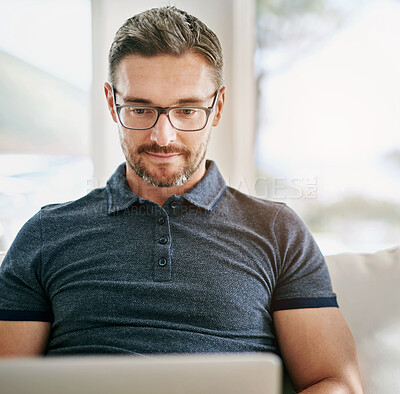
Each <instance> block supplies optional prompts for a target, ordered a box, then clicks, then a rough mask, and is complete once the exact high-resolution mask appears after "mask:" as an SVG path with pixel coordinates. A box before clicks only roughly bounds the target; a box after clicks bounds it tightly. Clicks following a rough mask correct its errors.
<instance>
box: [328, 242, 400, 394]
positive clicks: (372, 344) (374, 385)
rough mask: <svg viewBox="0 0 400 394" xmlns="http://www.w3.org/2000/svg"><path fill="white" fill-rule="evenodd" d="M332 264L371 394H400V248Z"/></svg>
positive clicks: (347, 257) (343, 258) (345, 256)
mask: <svg viewBox="0 0 400 394" xmlns="http://www.w3.org/2000/svg"><path fill="white" fill-rule="evenodd" d="M326 262H327V264H328V269H329V272H330V275H331V279H332V286H333V290H334V291H335V292H336V294H337V298H338V303H339V307H340V309H341V311H342V313H343V315H344V318H345V319H346V321H347V323H348V325H349V327H350V330H351V332H352V333H353V336H354V339H355V341H356V344H357V350H358V355H359V363H360V370H361V378H362V382H363V385H364V390H365V394H400V246H399V247H396V248H392V249H388V250H383V251H380V252H377V253H373V254H350V253H343V254H338V255H334V256H327V257H326Z"/></svg>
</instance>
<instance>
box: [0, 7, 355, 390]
mask: <svg viewBox="0 0 400 394" xmlns="http://www.w3.org/2000/svg"><path fill="white" fill-rule="evenodd" d="M104 91H105V95H106V100H107V105H108V108H109V111H110V114H111V116H112V118H113V120H114V121H115V122H116V124H117V125H118V131H119V137H120V141H121V146H122V150H123V152H124V154H125V157H126V163H124V164H123V165H121V166H120V167H118V169H117V170H116V172H115V173H114V175H113V176H112V177H111V178H110V180H109V181H108V183H107V186H106V187H105V188H104V189H97V190H94V191H92V192H91V193H89V194H88V195H87V196H85V197H83V198H81V199H79V200H77V201H73V202H70V203H66V204H55V205H50V206H46V207H43V208H42V209H41V211H40V212H39V213H38V214H36V215H35V216H34V217H33V218H32V219H30V220H29V221H28V222H27V223H26V224H25V226H24V227H23V228H22V229H21V231H20V233H19V234H18V236H17V238H16V240H15V241H14V243H13V245H12V246H11V248H10V250H9V252H8V254H7V256H6V257H5V260H4V262H3V265H2V267H1V273H0V320H2V321H1V322H0V353H1V354H2V355H3V356H18V355H25V356H28V355H29V356H32V355H39V354H47V355H61V354H89V353H95V354H115V353H130V354H144V353H190V352H248V351H272V352H276V353H278V354H280V355H281V356H282V357H283V360H284V362H285V365H286V367H287V369H288V371H289V373H290V376H291V379H292V381H293V383H294V385H295V386H296V387H297V388H298V389H299V390H305V391H304V392H321V393H322V392H323V393H330V392H332V393H334V392H335V393H336V392H346V393H347V392H349V393H350V392H352V393H353V392H354V393H356V392H357V393H358V392H361V391H362V389H361V384H360V378H359V373H358V366H357V355H356V350H355V346H354V341H353V339H352V336H351V334H350V332H349V330H348V328H347V326H346V323H345V322H344V320H343V318H342V316H341V314H340V312H339V310H338V308H337V304H336V298H335V295H334V294H333V293H332V289H331V284H330V280H329V275H328V272H327V268H326V266H325V262H324V260H323V257H322V256H321V253H320V251H319V249H318V247H317V246H316V244H315V242H314V240H313V239H312V236H311V235H310V233H309V231H308V230H307V228H306V227H305V226H304V224H303V223H302V222H301V220H300V219H299V218H298V217H297V216H296V215H295V214H294V213H293V212H292V211H291V210H290V209H289V208H288V207H287V206H286V205H284V204H279V203H273V202H268V201H263V200H259V199H255V198H252V197H249V196H246V195H244V194H242V193H240V192H238V191H236V190H234V189H231V188H227V187H226V185H225V182H224V181H223V179H222V177H221V175H220V173H219V172H218V169H217V167H216V164H215V163H213V162H209V161H206V159H205V155H206V149H207V144H208V141H209V138H210V133H211V129H212V127H214V126H217V125H218V123H219V121H220V119H221V116H222V110H223V107H224V102H225V87H224V86H223V80H222V53H221V47H220V44H219V41H218V39H217V37H216V36H215V34H214V33H213V32H212V31H211V30H210V29H208V28H207V27H206V26H205V25H204V24H203V23H202V22H200V21H199V20H198V19H196V18H195V17H193V16H191V15H188V14H187V13H185V12H183V11H180V10H178V9H176V8H174V7H163V8H159V9H153V10H149V11H146V12H144V13H142V14H139V15H136V16H134V17H133V18H131V19H129V20H128V21H127V22H126V23H125V24H124V25H123V26H122V27H121V28H120V29H119V31H118V32H117V34H116V37H115V39H114V42H113V44H112V46H111V49H110V55H109V82H107V83H106V84H105V86H104Z"/></svg>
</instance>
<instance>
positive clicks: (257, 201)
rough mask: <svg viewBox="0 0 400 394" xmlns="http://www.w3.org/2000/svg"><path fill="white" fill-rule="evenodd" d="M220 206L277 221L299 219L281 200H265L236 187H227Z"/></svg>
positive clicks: (295, 220)
mask: <svg viewBox="0 0 400 394" xmlns="http://www.w3.org/2000/svg"><path fill="white" fill-rule="evenodd" d="M224 197H225V198H224V199H223V200H222V206H225V207H226V206H228V207H230V208H232V209H236V210H238V211H240V212H242V213H243V214H244V215H248V216H251V217H252V218H253V219H256V218H261V219H263V220H265V219H266V218H268V219H269V221H273V222H275V221H278V222H285V221H290V222H297V221H299V220H300V221H301V219H300V218H299V216H298V215H297V214H296V212H294V211H293V210H292V209H291V208H290V207H288V206H287V205H286V204H285V203H283V202H278V201H272V200H266V199H262V198H258V197H254V196H251V195H248V194H245V193H242V192H240V191H239V190H237V189H234V188H231V187H227V189H226V193H225V196H224Z"/></svg>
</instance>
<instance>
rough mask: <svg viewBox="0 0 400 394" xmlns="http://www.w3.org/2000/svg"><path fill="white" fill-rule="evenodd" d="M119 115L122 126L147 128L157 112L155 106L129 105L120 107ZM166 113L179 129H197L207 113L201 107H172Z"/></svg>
mask: <svg viewBox="0 0 400 394" xmlns="http://www.w3.org/2000/svg"><path fill="white" fill-rule="evenodd" d="M119 115H120V120H121V123H122V125H123V126H124V127H127V128H133V129H147V128H151V127H153V126H154V124H155V122H156V120H157V115H158V114H157V110H156V109H155V108H149V107H137V106H129V107H122V108H121V110H120V114H119ZM168 115H169V119H170V121H171V123H172V126H174V127H175V128H177V129H181V130H188V131H190V130H199V129H202V128H204V126H205V125H206V123H207V113H206V111H205V110H204V109H201V108H192V107H179V108H172V109H171V110H170V111H169V114H168Z"/></svg>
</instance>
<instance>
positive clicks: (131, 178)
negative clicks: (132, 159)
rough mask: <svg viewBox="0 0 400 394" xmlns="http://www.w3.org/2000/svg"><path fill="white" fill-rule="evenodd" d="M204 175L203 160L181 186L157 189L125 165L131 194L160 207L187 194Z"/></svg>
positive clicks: (204, 163)
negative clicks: (174, 198)
mask: <svg viewBox="0 0 400 394" xmlns="http://www.w3.org/2000/svg"><path fill="white" fill-rule="evenodd" d="M205 173H206V161H205V160H203V162H202V163H201V164H200V166H199V168H198V169H197V170H196V171H195V172H194V173H193V174H192V176H191V177H190V178H189V179H188V181H187V182H185V183H184V184H183V185H181V186H172V187H158V186H154V185H152V184H150V183H148V182H146V181H145V180H143V179H142V178H141V177H139V176H138V175H137V174H136V173H135V171H133V170H132V168H131V167H130V166H129V164H128V163H127V164H126V180H127V182H128V185H129V188H130V189H131V190H132V192H133V193H135V194H136V195H137V196H138V197H141V198H144V199H146V200H150V201H153V202H154V203H156V204H158V205H160V206H162V205H163V204H164V203H165V201H167V200H168V198H170V197H171V196H173V195H178V196H180V195H182V194H185V193H186V192H188V191H189V190H190V189H191V188H192V187H193V186H195V185H196V184H197V183H198V182H200V181H201V179H202V178H203V176H204V175H205Z"/></svg>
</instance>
